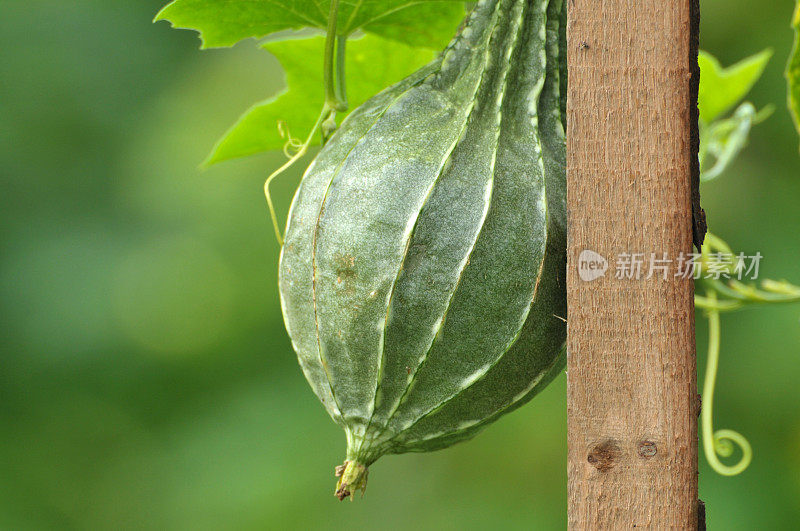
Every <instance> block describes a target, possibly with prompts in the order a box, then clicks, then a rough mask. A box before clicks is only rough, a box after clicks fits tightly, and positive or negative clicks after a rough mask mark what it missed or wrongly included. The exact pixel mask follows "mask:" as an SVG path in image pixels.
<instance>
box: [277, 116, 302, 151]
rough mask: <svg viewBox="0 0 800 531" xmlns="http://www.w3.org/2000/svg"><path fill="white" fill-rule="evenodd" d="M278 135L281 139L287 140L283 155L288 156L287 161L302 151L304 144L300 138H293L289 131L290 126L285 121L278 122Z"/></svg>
mask: <svg viewBox="0 0 800 531" xmlns="http://www.w3.org/2000/svg"><path fill="white" fill-rule="evenodd" d="M278 134H279V135H280V137H281V138H285V139H286V143H284V144H283V154H284V155H286V158H287V159H290V158H292V157H293V156H295V154H297V152H298V151H300V149H302V147H303V142H302V141H300V139H299V138H295V137H293V136H292V132H291V131H289V125H288V124H287V123H286V122H284V121H283V120H280V121H279V122H278Z"/></svg>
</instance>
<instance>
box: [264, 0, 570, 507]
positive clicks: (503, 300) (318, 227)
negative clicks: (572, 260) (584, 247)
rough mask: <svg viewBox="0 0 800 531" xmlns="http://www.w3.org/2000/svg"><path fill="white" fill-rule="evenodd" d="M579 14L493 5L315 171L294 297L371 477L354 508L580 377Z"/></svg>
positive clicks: (365, 113) (360, 471)
mask: <svg viewBox="0 0 800 531" xmlns="http://www.w3.org/2000/svg"><path fill="white" fill-rule="evenodd" d="M564 8H565V5H562V0H549V1H548V0H482V1H481V2H479V3H478V4H477V5H476V6H475V7H474V8H473V10H472V12H471V13H470V14H469V15H468V16H467V18H466V19H465V21H464V24H462V27H461V30H460V31H459V33H458V34H457V35H456V37H455V38H454V39H453V41H452V42H451V43H450V44H449V45H448V47H447V48H446V49H445V50H444V51H443V53H442V54H441V55H440V56H439V57H438V58H437V59H436V60H434V61H433V62H432V63H431V64H429V65H427V66H425V67H424V68H422V69H421V70H419V71H417V72H415V73H414V74H412V75H411V76H409V77H408V78H406V79H404V80H402V81H401V82H399V83H397V84H396V85H394V86H392V87H390V88H388V89H386V90H384V91H383V92H381V93H379V94H378V95H376V96H375V97H373V98H372V99H370V100H369V101H367V102H366V103H365V104H363V105H362V106H361V107H359V108H357V109H356V110H354V111H353V112H352V113H351V114H350V116H348V117H347V119H346V120H345V121H344V122H343V123H342V125H341V128H340V129H339V130H338V131H337V132H336V133H335V134H334V135H333V137H332V138H331V139H330V141H329V142H328V143H327V144H326V145H325V146H324V147H323V149H322V150H321V151H320V152H319V155H318V156H317V157H316V159H315V160H314V161H313V162H312V164H311V165H310V166H309V168H308V170H307V171H306V173H305V176H304V177H303V180H302V182H301V184H300V187H299V188H298V191H297V193H296V195H295V198H294V201H293V203H292V207H291V211H290V213H289V222H288V226H287V230H286V238H285V243H284V246H283V250H282V252H281V262H280V293H281V302H282V308H283V314H284V319H285V322H286V329H287V331H288V332H289V336H290V337H291V340H292V344H293V346H294V349H295V350H296V352H297V356H298V360H299V362H300V366H301V368H302V370H303V372H304V374H305V376H306V378H307V379H308V381H309V383H310V384H311V387H312V388H313V390H314V392H315V393H316V395H317V396H318V397H319V399H320V400H321V401H322V403H323V404H324V405H325V407H326V408H327V410H328V412H329V413H330V415H331V417H333V419H334V420H335V421H336V422H337V423H339V424H340V425H341V426H342V427H343V428H344V430H345V432H346V434H347V460H346V461H345V464H346V465H347V464H348V463H349V464H351V465H354V466H355V465H357V466H356V468H354V469H352V470H350V469H348V470H347V471H344V476H345V477H344V478H342V480H340V484H341V483H342V482H344V488H343V489H342V488H340V490H339V492H338V494H339V496H340V498H342V497H343V495H342V493H344V496H346V495H348V494H350V492H349V490H351V489H352V488H354V487H360V488H363V486H364V485H363V482H365V481H366V467H367V466H369V465H370V464H371V463H372V462H373V461H375V459H377V458H378V457H379V456H381V455H383V454H386V453H402V452H410V451H428V450H434V449H438V448H443V447H446V446H449V445H451V444H454V443H456V442H458V441H461V440H464V439H467V438H469V437H472V436H473V435H475V433H476V432H477V431H478V430H480V429H481V428H482V427H483V426H485V425H486V424H488V423H490V422H492V421H493V420H496V419H497V418H498V417H499V416H501V415H503V414H504V413H507V412H509V411H511V410H513V409H515V408H516V407H518V406H520V405H522V404H523V403H525V402H526V401H527V400H529V399H530V398H532V397H533V396H534V395H535V394H536V393H537V392H538V391H540V390H541V389H542V388H543V387H544V386H546V385H547V384H548V383H549V382H550V381H551V380H552V379H553V378H554V377H555V376H556V375H557V374H558V373H559V371H560V370H561V369H562V368H563V366H564V355H563V349H562V346H563V344H564V341H565V337H566V323H565V318H566V294H565V267H566V251H565V249H566V213H565V212H566V206H565V197H566V192H565V187H566V184H565V142H564V129H565V128H564V110H565V109H564V97H563V91H564V90H565V86H566V83H565V82H566V79H565V77H564V76H565V75H566V72H565V67H564V65H565V61H566V48H565V46H564V40H565V28H564V26H565V15H564V13H565V9H564ZM350 468H352V467H350ZM339 472H340V473H342V472H343V470H340V471H339ZM348 484H349V487H350V489H348Z"/></svg>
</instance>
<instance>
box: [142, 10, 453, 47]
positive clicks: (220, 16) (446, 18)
mask: <svg viewBox="0 0 800 531" xmlns="http://www.w3.org/2000/svg"><path fill="white" fill-rule="evenodd" d="M329 7H330V0H174V1H173V2H171V3H170V4H168V5H167V6H166V7H164V9H162V10H161V12H159V13H158V15H156V19H155V20H156V21H158V20H168V21H170V22H171V23H172V25H173V27H176V28H183V29H193V30H197V31H199V32H200V36H201V39H202V41H203V45H202V47H203V48H214V47H222V46H232V45H234V44H236V43H237V42H238V41H240V40H242V39H247V38H249V37H256V38H260V37H264V36H266V35H269V34H271V33H275V32H278V31H283V30H296V29H300V28H304V27H311V28H320V29H326V26H327V20H328V12H329ZM463 17H464V2H463V1H459V0H356V1H354V2H342V3H340V4H339V16H338V27H337V33H338V34H339V35H350V34H352V33H353V32H354V31H356V30H358V29H362V30H364V31H366V32H369V33H374V34H376V35H381V36H384V37H387V38H391V39H394V40H397V41H399V42H402V43H405V44H409V45H413V46H421V47H427V48H432V49H440V48H442V47H444V45H445V44H447V42H448V41H449V40H450V37H451V36H452V34H453V30H454V29H455V28H456V26H457V25H458V22H459V21H460V20H461V19H462V18H463Z"/></svg>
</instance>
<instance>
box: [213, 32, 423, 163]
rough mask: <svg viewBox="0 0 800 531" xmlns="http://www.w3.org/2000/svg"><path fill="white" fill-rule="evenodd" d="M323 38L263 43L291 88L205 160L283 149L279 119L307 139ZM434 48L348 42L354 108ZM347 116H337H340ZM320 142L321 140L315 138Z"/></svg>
mask: <svg viewBox="0 0 800 531" xmlns="http://www.w3.org/2000/svg"><path fill="white" fill-rule="evenodd" d="M324 43H325V39H324V38H323V37H312V38H308V39H303V40H293V41H278V42H269V43H266V44H264V45H263V47H264V48H265V49H266V50H268V51H270V52H271V53H272V54H274V55H275V56H276V57H277V58H278V60H279V61H280V63H281V65H283V68H284V69H285V70H286V82H287V85H288V87H289V88H290V89H291V90H284V92H282V93H281V94H278V95H276V96H273V97H271V98H269V99H266V100H264V101H262V102H260V103H258V104H256V105H255V106H253V107H252V108H250V110H248V111H247V112H245V113H244V115H242V117H241V118H240V119H239V121H238V122H237V123H236V124H235V125H234V126H233V127H232V128H231V129H230V130H228V132H227V133H226V134H225V136H223V138H222V139H221V140H220V141H219V143H218V144H217V145H216V146H215V147H214V149H213V150H212V152H211V154H210V155H209V157H208V159H206V162H205V164H206V165H210V164H215V163H217V162H221V161H224V160H228V159H233V158H237V157H244V156H247V155H253V154H256V153H261V152H263V151H272V150H278V149H282V148H283V146H284V144H285V143H286V140H287V139H286V138H284V137H282V136H281V134H280V130H279V123H283V124H285V126H286V127H285V128H284V130H285V129H286V128H287V127H288V130H289V132H290V133H291V135H292V136H293V137H299V138H303V139H304V138H305V136H306V135H307V134H308V131H309V130H311V128H312V127H313V125H314V122H315V121H316V119H317V117H318V116H319V112H320V110H321V107H322V103H323V101H324V95H323V89H322V87H323V85H322V58H323V53H322V51H323V46H324ZM433 55H434V54H433V52H431V51H429V50H420V49H414V48H410V47H408V46H404V45H401V44H397V43H394V42H391V41H388V40H386V39H382V38H380V37H376V36H374V35H366V36H364V37H362V38H360V39H351V40H348V41H347V71H348V86H347V94H348V99H349V102H350V109H354V108H356V107H358V106H359V105H361V104H362V103H363V102H364V101H366V100H367V99H368V98H370V97H371V96H373V95H374V94H376V93H377V92H380V91H381V90H383V89H384V88H386V87H388V86H389V85H391V84H393V83H395V82H397V81H399V80H400V79H402V78H404V77H405V76H407V75H408V74H410V73H411V72H413V71H414V70H416V69H417V68H419V67H420V66H422V65H424V64H425V63H427V62H428V61H430V60H431V59H432V58H433ZM343 116H344V115H340V116H337V118H341V117H343ZM314 143H315V144H316V143H319V138H316V139H314Z"/></svg>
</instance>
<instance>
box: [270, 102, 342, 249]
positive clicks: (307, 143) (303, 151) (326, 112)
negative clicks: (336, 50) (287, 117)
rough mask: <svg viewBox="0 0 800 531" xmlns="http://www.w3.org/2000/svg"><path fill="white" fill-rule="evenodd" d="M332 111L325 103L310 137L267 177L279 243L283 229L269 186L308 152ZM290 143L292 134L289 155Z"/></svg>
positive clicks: (273, 219)
mask: <svg viewBox="0 0 800 531" xmlns="http://www.w3.org/2000/svg"><path fill="white" fill-rule="evenodd" d="M330 113H331V110H330V109H329V108H328V105H327V104H326V105H324V106H323V107H322V112H320V114H319V117H318V118H317V121H316V123H314V127H312V128H311V131H310V132H309V133H308V137H307V138H306V141H305V142H303V143H302V144H298V146H297V150H296V152H295V153H294V155H291V156H290V157H289V160H287V161H286V162H285V163H284V164H283V166H281V167H280V168H278V169H277V170H275V171H274V172H272V173H271V174H270V175H269V177H267V180H266V181H264V196H265V197H266V198H267V206H269V216H270V218H271V219H272V227H273V228H274V229H275V238H277V240H278V244H279V245H283V235H282V234H281V229H280V226H279V225H278V215H277V214H276V213H275V205H274V204H273V203H272V194H271V193H270V191H269V186H270V184H272V181H274V180H275V178H276V177H277V176H278V175H280V174H282V173H283V172H285V171H286V170H288V169H289V168H290V167H292V165H293V164H294V163H295V162H297V161H298V160H299V159H300V158H301V157H302V156H303V155H305V154H306V152H307V151H308V147H309V146H310V145H311V141H312V140H313V138H314V134H315V133H316V132H317V129H319V127H320V125H321V124H322V122H323V121H324V120H325V119H326V118H327V117H328V115H329V114H330ZM279 127H280V125H279ZM288 131H289V129H288V127H287V128H286V132H287V134H288ZM294 142H297V141H296V140H294ZM290 144H291V145H294V144H293V139H292V137H291V135H289V140H288V141H287V143H286V145H285V146H284V153H286V155H287V156H289V154H288V152H287V146H289V145H290Z"/></svg>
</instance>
